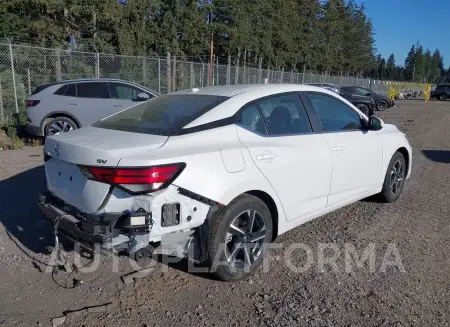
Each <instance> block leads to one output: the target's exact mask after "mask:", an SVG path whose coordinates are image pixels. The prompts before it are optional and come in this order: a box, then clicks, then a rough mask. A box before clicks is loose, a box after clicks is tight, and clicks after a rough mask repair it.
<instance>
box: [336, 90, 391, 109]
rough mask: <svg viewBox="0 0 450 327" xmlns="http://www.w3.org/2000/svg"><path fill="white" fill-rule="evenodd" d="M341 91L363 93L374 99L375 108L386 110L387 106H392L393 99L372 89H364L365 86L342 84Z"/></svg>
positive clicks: (353, 93) (355, 93) (354, 93)
mask: <svg viewBox="0 0 450 327" xmlns="http://www.w3.org/2000/svg"><path fill="white" fill-rule="evenodd" d="M341 91H344V92H346V93H349V94H352V95H363V96H368V97H371V98H372V99H373V100H374V101H375V108H376V109H377V110H380V111H383V110H386V109H387V108H390V107H393V106H394V101H392V100H391V99H389V97H387V96H385V95H382V94H378V93H376V92H374V91H372V90H369V89H366V88H365V87H361V86H343V87H341Z"/></svg>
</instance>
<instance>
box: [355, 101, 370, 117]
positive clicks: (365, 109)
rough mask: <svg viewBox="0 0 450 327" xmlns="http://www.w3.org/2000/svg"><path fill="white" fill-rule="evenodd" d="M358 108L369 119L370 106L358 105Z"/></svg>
mask: <svg viewBox="0 0 450 327" xmlns="http://www.w3.org/2000/svg"><path fill="white" fill-rule="evenodd" d="M356 108H358V109H359V110H360V111H361V112H362V113H363V114H364V115H366V116H367V117H369V116H370V109H369V106H367V105H365V104H364V103H359V104H357V105H356Z"/></svg>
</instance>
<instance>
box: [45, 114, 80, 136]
mask: <svg viewBox="0 0 450 327" xmlns="http://www.w3.org/2000/svg"><path fill="white" fill-rule="evenodd" d="M58 122H60V124H58ZM54 124H56V125H60V127H61V133H66V132H69V131H72V130H75V129H78V125H77V124H76V123H75V122H74V121H73V120H72V119H70V118H67V117H55V118H50V119H48V120H47V121H46V124H45V128H44V135H45V136H51V135H56V134H59V133H53V129H52V125H54Z"/></svg>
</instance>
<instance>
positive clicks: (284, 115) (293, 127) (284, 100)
mask: <svg viewBox="0 0 450 327" xmlns="http://www.w3.org/2000/svg"><path fill="white" fill-rule="evenodd" d="M259 107H260V108H261V112H262V114H263V117H264V120H265V121H266V125H267V132H268V133H269V135H289V134H301V133H310V132H312V129H311V124H310V122H309V118H308V115H307V113H306V110H305V108H304V106H303V103H302V102H301V100H300V98H299V96H298V95H297V94H284V95H279V96H274V97H269V98H265V99H262V100H260V101H259Z"/></svg>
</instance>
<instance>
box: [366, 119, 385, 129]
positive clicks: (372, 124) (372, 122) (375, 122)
mask: <svg viewBox="0 0 450 327" xmlns="http://www.w3.org/2000/svg"><path fill="white" fill-rule="evenodd" d="M368 125H369V126H368V127H369V130H371V131H379V130H380V129H382V128H383V126H384V121H382V120H381V119H380V118H378V117H374V116H370V117H369V123H368Z"/></svg>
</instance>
